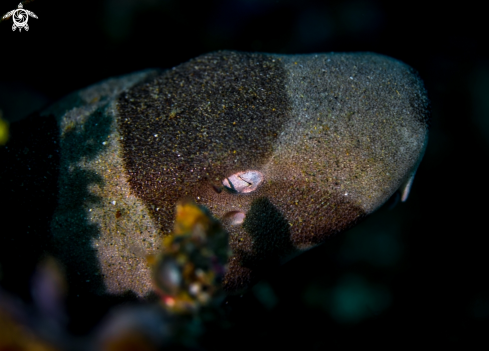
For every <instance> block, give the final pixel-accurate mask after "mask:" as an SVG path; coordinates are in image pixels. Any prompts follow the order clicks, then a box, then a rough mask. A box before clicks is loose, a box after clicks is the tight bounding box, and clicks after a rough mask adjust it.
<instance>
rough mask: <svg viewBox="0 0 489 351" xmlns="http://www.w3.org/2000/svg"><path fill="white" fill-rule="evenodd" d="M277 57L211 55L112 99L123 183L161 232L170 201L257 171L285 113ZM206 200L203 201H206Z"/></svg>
mask: <svg viewBox="0 0 489 351" xmlns="http://www.w3.org/2000/svg"><path fill="white" fill-rule="evenodd" d="M284 85H285V71H284V69H283V67H282V65H281V63H280V60H279V59H277V58H274V57H272V56H270V55H265V54H250V53H236V52H216V53H210V54H207V55H203V56H200V57H197V58H195V59H193V60H190V61H189V62H187V63H184V64H181V65H179V66H177V67H175V68H173V69H171V70H168V71H166V72H164V73H163V74H161V75H160V76H158V77H157V78H156V79H154V80H152V81H150V82H146V83H144V84H139V85H137V86H135V87H133V88H132V89H130V90H129V91H128V92H127V93H125V94H122V95H121V97H120V98H119V101H118V106H119V126H120V130H121V132H122V135H123V140H122V143H123V152H124V160H125V163H126V169H127V171H128V173H129V182H130V185H131V187H132V189H133V190H134V192H135V193H136V194H137V196H138V197H140V198H142V199H143V200H144V201H145V203H146V204H147V205H148V208H150V209H151V212H152V215H153V216H154V218H155V220H156V222H157V223H158V225H159V227H160V228H161V230H162V231H163V232H168V231H169V230H171V229H172V222H173V217H174V213H173V212H174V204H175V203H176V202H177V201H178V199H180V198H182V197H184V196H186V195H193V196H197V194H198V193H199V191H198V189H201V188H207V187H211V188H212V186H213V185H214V189H218V190H219V188H218V187H217V185H221V182H222V179H224V178H225V177H226V176H228V175H229V174H232V173H234V172H236V171H241V170H242V169H247V168H250V167H253V168H258V167H259V166H261V165H262V164H263V163H264V162H265V160H267V159H268V158H269V157H270V155H271V153H272V146H273V144H274V141H275V140H276V138H277V136H278V135H279V133H280V131H281V130H282V128H283V126H284V122H285V121H286V120H287V119H288V118H290V116H289V115H288V114H287V112H288V102H287V97H286V94H285V90H284ZM204 203H205V202H204Z"/></svg>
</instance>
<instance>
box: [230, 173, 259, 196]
mask: <svg viewBox="0 0 489 351" xmlns="http://www.w3.org/2000/svg"><path fill="white" fill-rule="evenodd" d="M262 181H263V174H262V173H261V172H258V171H245V172H238V173H235V174H233V175H231V176H229V177H227V178H225V179H224V180H223V181H222V185H224V186H225V187H226V189H228V190H229V191H231V192H233V193H250V192H252V191H255V190H256V188H257V187H258V185H259V184H260V183H261V182H262Z"/></svg>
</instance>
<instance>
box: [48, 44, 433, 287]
mask: <svg viewBox="0 0 489 351" xmlns="http://www.w3.org/2000/svg"><path fill="white" fill-rule="evenodd" d="M429 113H430V111H429V101H428V98H427V95H426V91H425V88H424V86H423V83H422V81H421V80H420V78H419V77H418V75H417V74H416V73H415V71H414V70H413V69H412V68H410V67H409V66H407V65H406V64H404V63H402V62H400V61H397V60H395V59H392V58H389V57H386V56H382V55H378V54H373V53H328V54H326V53H322V54H307V55H278V54H264V53H244V52H233V51H219V52H213V53H209V54H205V55H202V56H199V57H197V58H194V59H191V60H190V61H188V62H185V63H182V64H180V65H178V66H176V67H174V68H172V69H169V70H163V71H161V70H147V71H143V72H137V73H134V74H130V75H126V76H123V77H119V78H112V79H108V80H106V81H103V82H101V83H98V84H95V85H93V86H90V87H88V88H86V89H82V90H80V91H78V92H76V93H73V94H71V95H70V96H68V97H67V98H65V99H63V100H61V101H60V102H58V103H56V104H54V105H53V106H51V107H50V108H48V109H46V110H45V111H44V112H43V113H42V115H43V116H46V117H48V116H51V117H53V116H54V117H55V118H56V121H57V125H58V128H59V143H60V144H59V148H60V166H59V169H60V171H59V180H58V189H59V193H58V200H57V201H58V204H57V208H56V210H55V212H54V215H53V219H52V222H51V232H52V236H53V242H54V244H55V247H56V252H57V256H58V257H59V259H60V260H61V261H62V262H64V263H65V264H66V265H67V267H68V269H71V270H72V271H73V272H75V271H76V273H78V274H75V273H73V275H72V277H73V278H72V279H79V280H80V281H83V284H86V285H87V286H90V284H91V283H90V281H91V282H98V283H97V284H98V285H97V284H95V283H94V284H93V289H92V290H93V291H96V292H100V293H102V292H106V293H110V294H121V293H123V292H125V291H127V290H129V291H132V292H134V293H135V294H136V295H139V296H144V295H146V294H148V293H149V292H150V291H151V289H152V285H151V275H150V272H149V268H148V266H147V263H146V258H145V257H146V256H147V255H148V254H153V253H156V252H158V250H159V248H160V242H161V238H162V237H164V236H166V235H169V233H170V232H171V230H172V228H173V223H174V217H175V204H176V203H177V201H178V200H179V199H181V198H183V197H191V198H193V199H194V201H195V202H197V203H198V204H201V205H203V206H205V207H207V208H208V209H209V210H210V211H211V212H212V214H213V215H214V216H215V217H216V218H218V219H220V220H221V221H222V223H223V225H224V227H225V229H226V230H227V231H228V233H229V244H230V247H231V249H232V252H233V254H232V256H231V258H230V260H229V262H228V269H227V272H226V274H225V278H224V282H223V285H224V288H225V289H226V290H227V291H229V292H235V291H241V290H243V289H246V288H247V287H249V286H250V284H252V283H253V282H255V281H256V280H257V279H259V278H260V277H261V276H263V274H265V272H267V271H269V270H270V269H273V268H274V267H276V266H278V265H279V264H281V263H283V262H285V261H287V260H288V259H289V258H291V257H293V256H295V255H297V254H298V253H300V252H303V251H305V250H308V249H309V248H312V247H314V246H316V245H319V244H321V243H323V242H324V241H325V239H326V238H328V237H329V236H330V235H332V234H335V233H338V232H341V231H344V230H346V229H348V228H350V227H351V226H352V225H354V224H355V223H357V222H358V221H359V220H360V219H362V218H364V217H365V216H367V215H368V214H371V213H372V212H374V211H375V210H376V209H378V208H379V207H380V206H381V205H382V204H383V203H384V202H385V201H386V200H388V199H389V198H390V197H391V196H392V195H393V194H394V193H395V192H396V191H400V193H401V194H402V201H405V200H406V199H407V197H408V194H409V191H410V188H411V185H412V181H413V178H414V174H415V172H416V169H417V167H418V165H419V163H420V161H421V158H422V156H423V153H424V150H425V148H426V144H427V140H428V138H427V135H428V119H429ZM87 228H89V229H90V230H87ZM80 243H83V244H80ZM88 251H89V252H88ZM87 257H88V258H87ZM89 260H94V262H92V263H90V264H88V263H87V262H88V261H89ZM70 267H71V268H70ZM80 284H81V283H80Z"/></svg>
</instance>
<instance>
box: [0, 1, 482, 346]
mask: <svg viewBox="0 0 489 351" xmlns="http://www.w3.org/2000/svg"><path fill="white" fill-rule="evenodd" d="M444 4H445V5H443V6H441V5H438V4H436V5H435V4H434V3H433V4H431V3H429V2H427V1H409V2H395V1H361V0H346V1H345V0H343V1H339V0H337V1H310V0H301V1H285V0H280V1H276V0H273V1H272V0H270V1H269V0H227V1H225V0H221V1H217V0H209V1H181V0H180V1H178V0H165V1H157V0H98V1H92V0H90V1H69V2H68V1H64V2H61V1H43V0H36V1H32V2H30V3H26V4H25V8H26V9H28V10H30V11H33V12H34V13H35V14H36V15H37V16H38V17H39V19H33V18H30V19H29V27H30V30H29V31H28V32H25V31H22V32H21V33H19V31H18V30H16V31H15V32H12V30H11V27H12V21H11V20H8V21H4V22H1V23H0V48H1V49H0V69H1V73H0V109H1V110H2V111H3V116H4V118H6V119H9V120H11V121H13V120H17V119H20V118H22V117H24V116H25V115H27V114H28V113H30V112H32V111H33V110H35V109H38V108H41V107H43V106H44V105H46V104H48V103H50V102H52V101H55V100H57V99H59V98H61V97H63V96H64V95H66V94H68V93H70V92H72V91H74V90H77V89H80V88H83V87H85V86H87V85H90V84H93V83H95V82H97V81H99V80H102V79H105V78H108V77H111V76H115V75H121V74H125V73H129V72H133V71H136V70H141V69H145V68H150V67H162V68H170V67H173V66H175V65H178V64H179V63H182V62H184V61H187V60H188V59H190V58H192V57H195V56H197V55H200V54H203V53H206V52H209V51H213V50H220V49H230V50H241V51H262V52H270V53H283V54H292V53H313V52H331V51H334V52H342V51H373V52H377V53H381V54H385V55H388V56H392V57H394V58H396V59H399V60H401V61H403V62H405V63H407V64H409V65H410V66H412V67H414V68H415V69H416V70H417V71H418V72H419V73H420V75H421V77H422V78H423V80H424V81H425V83H426V87H427V90H428V94H429V97H430V98H431V101H432V107H433V118H432V125H431V130H430V137H429V143H428V149H427V152H426V155H425V158H424V161H423V162H422V163H421V166H420V168H419V170H418V174H417V177H416V179H415V182H414V185H413V189H412V192H411V195H410V198H409V199H408V201H407V202H406V203H403V204H398V205H397V206H396V207H395V208H394V209H393V210H389V209H387V208H382V209H381V210H380V211H378V212H377V213H375V214H374V215H372V216H371V217H370V218H368V219H367V220H366V221H365V222H363V223H362V224H360V225H359V226H357V227H356V228H354V229H353V230H351V231H349V232H347V233H343V234H341V235H338V236H336V237H334V238H331V239H330V240H329V242H327V243H326V244H325V245H323V246H322V247H319V248H316V249H313V250H311V251H310V252H308V253H306V254H304V255H302V256H300V257H298V258H296V259H294V260H293V261H291V262H289V263H288V264H286V265H285V266H283V267H282V269H281V270H279V271H278V272H276V274H275V275H273V276H271V277H269V278H268V279H267V280H266V281H264V282H262V283H260V284H259V285H257V286H256V287H255V288H254V289H253V290H252V291H251V292H249V293H248V294H245V295H244V296H243V297H235V298H233V299H231V300H230V305H231V307H229V308H230V310H231V315H232V317H231V318H232V321H233V323H234V326H233V327H232V328H231V329H229V330H228V331H226V332H225V333H221V334H219V333H210V334H209V338H210V337H211V336H212V340H206V341H205V342H206V344H207V345H212V346H211V347H210V348H211V349H225V348H226V349H228V348H230V347H232V348H241V347H243V348H245V347H248V348H249V347H257V346H266V347H269V348H272V347H273V349H278V348H280V347H285V346H288V347H301V348H303V349H322V348H326V347H330V346H333V345H335V346H336V345H337V346H341V347H344V346H363V345H371V344H374V345H382V344H385V345H389V346H397V345H403V344H411V343H412V344H415V345H420V344H422V343H425V342H426V341H428V342H429V343H433V345H437V346H444V345H454V344H457V343H460V344H461V345H467V344H468V343H484V344H487V333H488V330H489V329H488V327H489V288H488V287H487V285H488V284H487V280H488V274H487V268H488V267H489V258H488V254H487V251H488V245H487V243H488V240H487V239H486V237H487V236H488V235H489V233H488V230H487V229H486V228H485V222H484V218H486V216H487V210H486V208H487V205H486V202H487V200H486V199H487V198H488V195H489V190H488V186H487V180H486V179H487V173H486V168H487V167H486V161H487V159H488V153H489V55H488V54H487V53H486V51H487V42H488V41H487V39H486V38H487V37H488V36H487V35H488V30H487V29H486V23H487V19H486V14H485V12H484V11H483V10H482V9H481V8H477V7H476V6H472V5H471V4H470V3H468V2H464V3H459V4H458V5H457V6H449V5H448V2H445V3H444ZM17 5H18V0H17V1H11V0H5V1H2V2H1V3H0V14H2V15H3V14H4V13H6V12H8V11H10V10H12V9H14V8H17ZM0 162H1V160H0ZM18 235H19V236H21V235H22V233H18ZM88 313H89V312H88ZM209 338H208V339H209Z"/></svg>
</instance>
